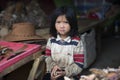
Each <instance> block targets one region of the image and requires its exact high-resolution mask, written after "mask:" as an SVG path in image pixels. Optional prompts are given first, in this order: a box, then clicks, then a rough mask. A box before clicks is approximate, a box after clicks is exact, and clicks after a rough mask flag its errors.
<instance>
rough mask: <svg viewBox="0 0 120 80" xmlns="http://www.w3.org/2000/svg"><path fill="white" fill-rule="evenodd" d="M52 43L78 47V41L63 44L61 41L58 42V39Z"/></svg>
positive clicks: (52, 40)
mask: <svg viewBox="0 0 120 80" xmlns="http://www.w3.org/2000/svg"><path fill="white" fill-rule="evenodd" d="M51 43H56V44H59V45H75V46H77V44H78V42H76V41H71V42H66V41H64V42H62V41H60V40H59V41H56V39H51Z"/></svg>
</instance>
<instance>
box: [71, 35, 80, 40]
mask: <svg viewBox="0 0 120 80" xmlns="http://www.w3.org/2000/svg"><path fill="white" fill-rule="evenodd" d="M72 39H73V40H74V39H75V40H80V37H78V36H76V37H73V38H72Z"/></svg>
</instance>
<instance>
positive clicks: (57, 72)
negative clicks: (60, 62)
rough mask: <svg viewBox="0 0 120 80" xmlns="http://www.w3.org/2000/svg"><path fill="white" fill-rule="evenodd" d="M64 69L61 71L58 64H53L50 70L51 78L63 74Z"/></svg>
mask: <svg viewBox="0 0 120 80" xmlns="http://www.w3.org/2000/svg"><path fill="white" fill-rule="evenodd" d="M64 75H65V71H63V70H62V69H61V68H60V67H59V66H57V65H56V66H54V67H53V69H52V72H51V79H52V80H56V79H57V78H59V77H61V76H64Z"/></svg>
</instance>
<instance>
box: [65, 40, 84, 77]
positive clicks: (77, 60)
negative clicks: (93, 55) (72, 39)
mask: <svg viewBox="0 0 120 80" xmlns="http://www.w3.org/2000/svg"><path fill="white" fill-rule="evenodd" d="M83 51H84V48H83V43H82V41H79V42H78V45H77V46H76V47H75V48H74V54H73V59H74V63H73V64H71V65H69V66H68V67H66V68H65V72H66V76H68V77H70V76H75V75H78V74H79V73H80V72H81V71H82V69H83V64H84V52H83Z"/></svg>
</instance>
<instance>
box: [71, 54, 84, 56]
mask: <svg viewBox="0 0 120 80" xmlns="http://www.w3.org/2000/svg"><path fill="white" fill-rule="evenodd" d="M73 57H84V54H74V55H73Z"/></svg>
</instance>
